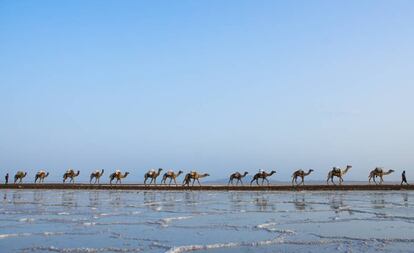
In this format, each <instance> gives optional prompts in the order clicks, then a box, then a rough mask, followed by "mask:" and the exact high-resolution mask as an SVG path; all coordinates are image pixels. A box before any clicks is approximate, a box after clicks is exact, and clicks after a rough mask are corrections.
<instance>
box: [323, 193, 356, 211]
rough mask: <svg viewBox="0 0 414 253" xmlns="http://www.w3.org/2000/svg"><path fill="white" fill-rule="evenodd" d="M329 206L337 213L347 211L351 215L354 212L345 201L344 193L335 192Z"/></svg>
mask: <svg viewBox="0 0 414 253" xmlns="http://www.w3.org/2000/svg"><path fill="white" fill-rule="evenodd" d="M329 206H330V207H331V209H332V210H333V211H334V212H335V213H336V214H339V213H340V212H343V211H347V212H348V213H349V214H350V215H352V214H353V212H352V210H351V209H350V208H349V206H348V205H347V204H346V203H345V202H344V193H339V194H335V195H333V196H332V197H331V199H330V200H329Z"/></svg>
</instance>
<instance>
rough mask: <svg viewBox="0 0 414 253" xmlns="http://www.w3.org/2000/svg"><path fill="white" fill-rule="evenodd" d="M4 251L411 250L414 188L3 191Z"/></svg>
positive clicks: (0, 232) (0, 234) (0, 242)
mask: <svg viewBox="0 0 414 253" xmlns="http://www.w3.org/2000/svg"><path fill="white" fill-rule="evenodd" d="M0 196H1V198H2V200H1V202H0V203H1V205H0V247H1V252H193V251H196V252H332V251H338V252H377V251H381V252H410V251H412V245H413V244H414V232H413V231H414V204H413V201H414V191H383V192H382V191H375V192H367V191H338V192H335V191H324V192H245V191H243V192H238V191H230V192H214V191H209V192H201V191H147V192H142V191H140V192H138V191H125V190H123V191H116V190H112V191H111V190H104V191H103V190H100V191H99V190H91V191H83V190H16V189H2V190H0Z"/></svg>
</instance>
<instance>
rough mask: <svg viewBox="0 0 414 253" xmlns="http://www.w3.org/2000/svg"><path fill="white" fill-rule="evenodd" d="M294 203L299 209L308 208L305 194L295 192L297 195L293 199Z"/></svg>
mask: <svg viewBox="0 0 414 253" xmlns="http://www.w3.org/2000/svg"><path fill="white" fill-rule="evenodd" d="M293 205H294V206H295V209H296V210H298V211H305V210H306V206H307V205H306V201H305V195H304V194H301V195H300V196H299V194H295V197H294V199H293Z"/></svg>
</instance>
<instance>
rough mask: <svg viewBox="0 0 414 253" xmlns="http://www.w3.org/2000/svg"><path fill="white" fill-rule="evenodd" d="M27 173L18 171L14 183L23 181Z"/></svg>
mask: <svg viewBox="0 0 414 253" xmlns="http://www.w3.org/2000/svg"><path fill="white" fill-rule="evenodd" d="M26 175H27V172H23V171H18V172H17V173H16V175H14V183H16V182H17V180H19V183H22V180H23V178H24V177H25V176H26Z"/></svg>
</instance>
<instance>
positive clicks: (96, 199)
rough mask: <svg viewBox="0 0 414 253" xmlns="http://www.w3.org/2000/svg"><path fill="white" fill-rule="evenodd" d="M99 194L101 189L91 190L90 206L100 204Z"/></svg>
mask: <svg viewBox="0 0 414 253" xmlns="http://www.w3.org/2000/svg"><path fill="white" fill-rule="evenodd" d="M99 195H100V191H90V192H89V206H91V207H98V206H100V199H99Z"/></svg>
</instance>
